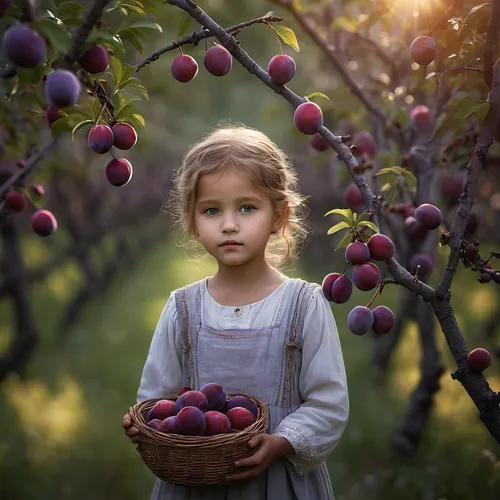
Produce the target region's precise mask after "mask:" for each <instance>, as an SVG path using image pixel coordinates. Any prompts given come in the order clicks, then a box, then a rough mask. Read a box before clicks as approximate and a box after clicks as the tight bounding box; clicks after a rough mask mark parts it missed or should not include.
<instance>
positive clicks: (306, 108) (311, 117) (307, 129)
mask: <svg viewBox="0 0 500 500" xmlns="http://www.w3.org/2000/svg"><path fill="white" fill-rule="evenodd" d="M293 120H294V123H295V127H296V128H297V130H298V131H299V132H302V133H303V134H306V135H314V134H316V133H317V132H318V131H319V129H320V128H321V127H322V126H323V112H322V111H321V108H320V107H319V106H318V105H317V104H316V103H314V102H303V103H302V104H299V106H298V107H297V108H296V109H295V113H294V117H293Z"/></svg>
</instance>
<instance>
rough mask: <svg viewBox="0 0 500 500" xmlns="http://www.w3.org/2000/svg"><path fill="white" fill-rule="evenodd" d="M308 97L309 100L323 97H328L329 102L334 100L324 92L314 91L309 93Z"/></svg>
mask: <svg viewBox="0 0 500 500" xmlns="http://www.w3.org/2000/svg"><path fill="white" fill-rule="evenodd" d="M306 97H307V99H308V100H309V101H312V100H314V99H316V98H318V97H321V98H322V99H326V100H327V101H328V102H332V100H331V99H330V98H329V97H328V96H327V95H325V94H323V92H313V93H312V94H309V95H308V96H306Z"/></svg>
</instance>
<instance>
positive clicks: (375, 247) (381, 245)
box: [367, 233, 394, 262]
mask: <svg viewBox="0 0 500 500" xmlns="http://www.w3.org/2000/svg"><path fill="white" fill-rule="evenodd" d="M367 245H368V249H369V250H370V255H371V258H372V259H373V260H377V261H380V262H383V261H386V260H389V259H390V258H391V257H394V243H393V242H392V240H391V239H390V238H389V237H388V236H386V235H385V234H380V233H377V234H374V235H372V236H370V239H369V240H368V243H367Z"/></svg>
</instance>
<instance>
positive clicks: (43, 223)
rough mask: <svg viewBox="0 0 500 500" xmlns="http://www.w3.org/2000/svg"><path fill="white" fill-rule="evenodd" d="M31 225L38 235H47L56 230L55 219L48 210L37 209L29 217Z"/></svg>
mask: <svg viewBox="0 0 500 500" xmlns="http://www.w3.org/2000/svg"><path fill="white" fill-rule="evenodd" d="M31 227H32V228H33V231H35V233H36V234H38V236H49V235H51V234H52V233H54V232H55V231H57V219H56V218H55V217H54V214H53V213H52V212H50V211H49V210H45V209H40V210H37V211H36V212H35V213H34V214H33V215H32V217H31Z"/></svg>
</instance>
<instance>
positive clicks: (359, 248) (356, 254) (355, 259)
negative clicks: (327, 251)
mask: <svg viewBox="0 0 500 500" xmlns="http://www.w3.org/2000/svg"><path fill="white" fill-rule="evenodd" d="M369 258H370V250H369V249H368V245H367V244H366V243H363V242H361V241H353V242H352V243H349V245H347V248H346V249H345V259H346V260H347V262H350V263H351V264H364V263H365V262H367V261H368V260H369Z"/></svg>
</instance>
